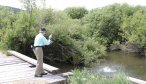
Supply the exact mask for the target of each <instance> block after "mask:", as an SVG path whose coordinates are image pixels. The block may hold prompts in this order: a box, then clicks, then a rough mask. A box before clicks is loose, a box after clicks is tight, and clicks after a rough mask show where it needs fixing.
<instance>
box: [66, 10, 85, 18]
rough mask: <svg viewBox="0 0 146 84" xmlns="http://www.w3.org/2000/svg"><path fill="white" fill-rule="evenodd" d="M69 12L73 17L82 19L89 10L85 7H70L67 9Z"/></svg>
mask: <svg viewBox="0 0 146 84" xmlns="http://www.w3.org/2000/svg"><path fill="white" fill-rule="evenodd" d="M65 12H67V14H68V15H69V16H70V17H71V18H72V19H81V18H82V17H84V16H85V14H87V13H88V10H86V9H85V8H83V7H70V8H67V9H66V10H65Z"/></svg>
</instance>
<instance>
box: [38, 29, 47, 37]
mask: <svg viewBox="0 0 146 84" xmlns="http://www.w3.org/2000/svg"><path fill="white" fill-rule="evenodd" d="M46 32H47V30H46V29H45V28H40V30H39V33H42V34H43V35H45V34H46Z"/></svg>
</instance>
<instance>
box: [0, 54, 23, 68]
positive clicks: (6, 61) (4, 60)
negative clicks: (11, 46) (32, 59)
mask: <svg viewBox="0 0 146 84" xmlns="http://www.w3.org/2000/svg"><path fill="white" fill-rule="evenodd" d="M23 62H24V61H22V60H20V59H19V58H16V57H14V56H10V57H8V56H5V57H1V58H0V66H3V65H10V64H16V63H23Z"/></svg>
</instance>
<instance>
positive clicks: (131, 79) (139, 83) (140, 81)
mask: <svg viewBox="0 0 146 84" xmlns="http://www.w3.org/2000/svg"><path fill="white" fill-rule="evenodd" d="M128 80H129V81H131V82H133V83H136V84H146V81H144V80H140V79H137V78H133V77H128Z"/></svg>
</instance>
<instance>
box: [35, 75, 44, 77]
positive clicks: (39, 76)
mask: <svg viewBox="0 0 146 84" xmlns="http://www.w3.org/2000/svg"><path fill="white" fill-rule="evenodd" d="M34 77H42V75H34Z"/></svg>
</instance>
